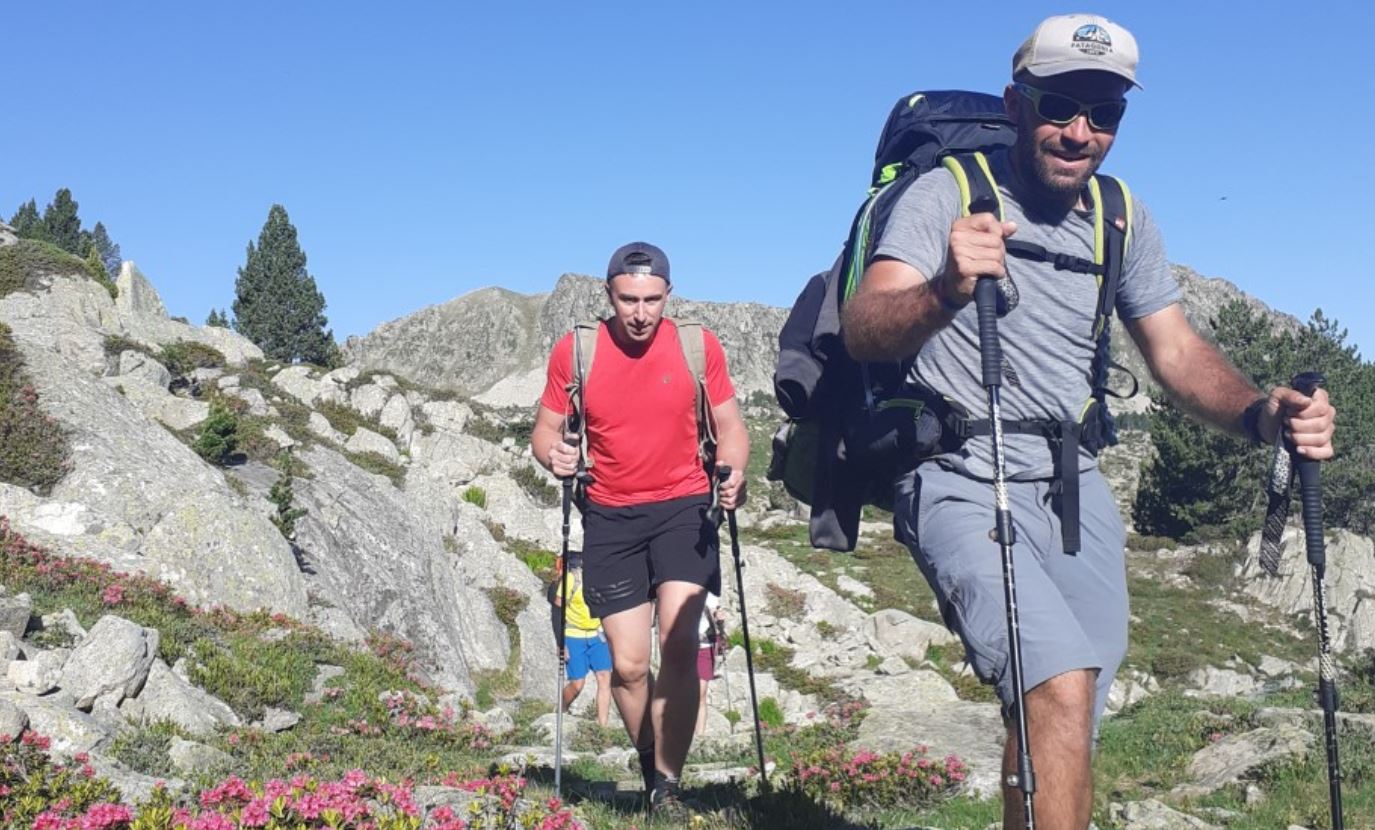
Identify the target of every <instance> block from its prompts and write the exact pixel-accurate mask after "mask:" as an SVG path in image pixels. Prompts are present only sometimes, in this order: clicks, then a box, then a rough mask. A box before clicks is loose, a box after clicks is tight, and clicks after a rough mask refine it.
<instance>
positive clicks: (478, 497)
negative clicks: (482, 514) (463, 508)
mask: <svg viewBox="0 0 1375 830" xmlns="http://www.w3.org/2000/svg"><path fill="white" fill-rule="evenodd" d="M463 500H464V501H466V502H467V503H469V504H472V505H476V506H478V507H481V508H485V507H486V506H487V491H486V490H484V489H482V488H481V487H478V486H477V485H476V484H474V485H471V486H469V487H468V488H467V489H465V490H464V491H463Z"/></svg>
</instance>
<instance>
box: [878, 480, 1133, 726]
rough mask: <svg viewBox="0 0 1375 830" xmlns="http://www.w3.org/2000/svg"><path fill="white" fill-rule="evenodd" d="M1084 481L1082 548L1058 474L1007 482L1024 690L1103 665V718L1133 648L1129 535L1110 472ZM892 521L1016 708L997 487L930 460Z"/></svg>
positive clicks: (967, 643)
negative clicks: (1072, 540) (1066, 542)
mask: <svg viewBox="0 0 1375 830" xmlns="http://www.w3.org/2000/svg"><path fill="white" fill-rule="evenodd" d="M1080 487H1081V490H1080V510H1079V515H1080V530H1081V534H1082V540H1083V550H1081V551H1079V553H1078V554H1075V555H1073V556H1071V555H1069V554H1066V553H1065V552H1064V549H1063V547H1062V542H1061V539H1060V519H1059V517H1057V516H1056V515H1055V513H1054V511H1053V510H1052V509H1051V503H1050V496H1051V493H1050V488H1051V482H1049V481H1009V482H1008V484H1007V489H1008V502H1009V506H1010V508H1011V510H1012V522H1013V525H1014V529H1015V533H1016V544H1014V545H1013V547H1012V550H1013V568H1014V571H1015V576H1016V581H1017V612H1018V622H1019V625H1020V627H1021V640H1022V677H1023V681H1024V684H1025V688H1026V689H1027V690H1028V691H1030V690H1031V689H1034V688H1035V687H1036V686H1037V685H1039V684H1040V683H1043V682H1045V681H1046V680H1049V679H1050V678H1052V677H1055V676H1056V675H1058V674H1062V673H1064V672H1067V671H1072V670H1075V669H1097V670H1098V683H1097V697H1096V700H1095V702H1094V710H1093V717H1094V724H1095V725H1096V724H1097V722H1098V718H1099V717H1100V716H1101V715H1102V712H1103V707H1104V705H1105V704H1106V703H1107V699H1108V690H1109V689H1110V688H1111V687H1112V678H1113V675H1114V674H1116V673H1117V667H1118V665H1119V664H1120V663H1121V662H1122V658H1123V656H1125V655H1126V653H1127V613H1128V609H1127V577H1126V562H1125V556H1124V549H1125V546H1126V531H1125V530H1124V528H1123V526H1122V519H1121V516H1120V515H1119V514H1118V508H1117V503H1116V502H1115V501H1113V498H1112V493H1111V491H1110V490H1109V489H1108V485H1107V482H1106V481H1105V480H1104V479H1103V475H1102V473H1100V472H1099V471H1098V470H1097V469H1095V470H1093V471H1092V472H1087V473H1084V474H1083V475H1082V476H1080ZM893 524H894V529H895V531H896V534H897V539H898V541H900V542H902V543H903V544H905V545H906V546H907V548H908V549H909V550H910V551H911V552H912V558H913V559H915V560H916V562H917V566H918V567H919V568H921V572H922V574H924V575H925V576H926V581H927V582H929V583H930V584H931V588H932V590H933V591H935V592H936V598H937V600H938V601H939V603H940V608H941V614H942V615H943V616H944V617H945V622H946V625H948V626H949V627H950V629H951V630H952V631H954V632H955V633H956V634H958V635H959V636H960V639H961V640H963V641H964V647H965V654H966V657H967V659H968V660H969V663H970V665H971V666H972V667H973V669H974V671H975V673H976V674H977V675H978V676H979V678H980V679H981V680H983V681H984V682H985V683H993V684H994V685H995V686H996V687H997V690H998V697H999V698H1000V699H1001V700H1002V701H1003V710H1004V712H1005V713H1008V712H1010V711H1011V708H1012V703H1013V691H1012V677H1011V673H1010V671H1009V659H1008V646H1007V610H1006V603H1005V601H1004V598H1003V570H1002V555H1001V553H1000V549H999V546H998V544H997V543H996V542H994V541H993V540H992V539H991V538H990V536H989V531H990V529H991V528H992V527H993V485H992V484H991V483H989V482H981V481H977V480H975V479H971V478H968V477H966V476H963V475H960V474H959V473H954V472H950V471H948V470H945V469H942V468H940V467H939V466H937V465H935V464H934V463H926V464H923V465H922V466H921V467H920V468H918V469H917V470H916V471H914V472H913V473H911V474H909V475H908V476H907V477H905V478H904V479H903V480H902V481H901V482H900V484H899V485H898V492H897V499H896V503H895V504H894V516H893Z"/></svg>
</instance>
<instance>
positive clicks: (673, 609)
mask: <svg viewBox="0 0 1375 830" xmlns="http://www.w3.org/2000/svg"><path fill="white" fill-rule="evenodd" d="M706 596H707V591H706V589H705V588H703V587H702V586H701V585H694V584H692V583H691V582H664V583H661V584H660V585H659V587H658V598H659V680H658V682H657V683H656V684H655V686H654V693H653V703H652V709H653V712H654V732H655V737H656V740H655V757H654V763H655V766H656V767H657V768H658V769H659V771H660V772H663V773H664V774H666V775H668V776H669V777H670V778H678V777H679V776H680V775H682V772H683V762H684V761H685V760H687V754H688V750H689V749H690V748H691V747H692V730H693V727H694V726H695V725H696V724H695V721H696V719H695V718H694V717H693V715H694V714H695V713H696V711H697V623H698V621H699V620H701V618H702V606H703V605H705V604H706Z"/></svg>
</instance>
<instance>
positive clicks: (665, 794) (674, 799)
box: [649, 772, 693, 824]
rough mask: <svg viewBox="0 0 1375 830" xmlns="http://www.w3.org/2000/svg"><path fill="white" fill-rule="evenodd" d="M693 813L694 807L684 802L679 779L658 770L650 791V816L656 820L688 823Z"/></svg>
mask: <svg viewBox="0 0 1375 830" xmlns="http://www.w3.org/2000/svg"><path fill="white" fill-rule="evenodd" d="M692 813H693V811H692V808H690V807H689V806H688V805H687V804H685V803H683V799H682V797H681V795H680V793H679V785H678V779H677V778H669V777H668V776H667V775H664V774H663V773H662V772H656V773H655V774H654V788H653V789H652V790H650V791H649V817H650V818H652V819H655V820H656V821H672V822H674V823H675V824H677V823H681V824H686V823H688V822H689V821H691V820H692Z"/></svg>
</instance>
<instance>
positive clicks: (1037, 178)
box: [842, 14, 1334, 830]
mask: <svg viewBox="0 0 1375 830" xmlns="http://www.w3.org/2000/svg"><path fill="white" fill-rule="evenodd" d="M1136 69H1137V46H1136V41H1135V39H1134V38H1133V37H1132V35H1131V34H1130V33H1129V32H1128V31H1127V30H1126V29H1124V28H1122V27H1121V26H1119V25H1118V24H1116V23H1113V22H1111V21H1108V20H1106V19H1104V18H1102V17H1098V16H1096V15H1087V14H1077V15H1064V16H1057V17H1052V18H1049V19H1047V20H1045V21H1044V22H1042V23H1041V24H1040V25H1039V26H1037V27H1036V29H1035V31H1034V32H1033V33H1032V35H1031V37H1030V38H1028V39H1027V40H1026V42H1025V43H1023V44H1022V46H1021V47H1020V48H1019V49H1017V51H1016V54H1015V56H1014V57H1013V64H1012V83H1011V84H1009V85H1008V86H1007V88H1006V90H1005V91H1004V92H1003V100H1004V104H1005V106H1006V108H1007V112H1008V114H1009V116H1010V118H1011V120H1012V121H1013V122H1014V124H1015V126H1016V131H1017V137H1016V143H1015V144H1014V145H1013V146H1012V147H1011V148H1010V150H1008V151H1006V152H1002V153H996V154H994V155H992V156H990V159H989V161H990V166H991V168H992V174H993V179H994V180H995V181H996V183H997V186H998V191H999V195H1000V197H1001V201H1002V203H1003V204H1002V208H1003V218H1004V220H1005V221H1002V222H1000V221H998V220H997V218H996V217H995V216H994V215H993V214H991V213H974V214H973V215H968V216H962V215H961V214H962V208H964V207H965V206H964V205H962V204H960V201H961V198H960V191H959V188H958V187H957V182H956V178H955V176H954V175H953V174H952V173H950V172H949V171H946V170H942V169H938V170H935V171H933V172H931V173H927V174H926V175H924V176H922V177H921V178H919V179H918V180H917V181H916V182H915V183H914V184H913V185H912V186H911V187H910V188H909V189H908V190H907V191H906V192H905V193H903V195H902V196H901V197H900V199H899V200H898V202H897V203H896V206H895V207H894V209H893V213H892V216H891V218H890V220H889V222H888V224H887V227H886V228H885V230H884V232H883V235H882V238H881V239H880V240H879V242H878V245H877V248H876V249H875V251H876V253H875V255H874V257H873V258H872V260H871V261H870V262H869V263H868V266H867V268H866V270H865V272H864V277H863V283H862V285H861V286H860V289H859V291H858V293H857V294H856V295H855V297H854V298H853V299H851V300H850V302H849V303H848V304H847V305H846V308H845V317H844V320H843V324H842V326H843V330H844V334H845V344H846V346H847V348H848V350H849V352H850V353H851V354H852V355H853V356H854V357H855V358H856V359H858V360H879V359H891V360H901V359H905V358H911V357H912V356H913V355H915V356H916V357H915V363H914V365H913V369H912V373H911V376H910V380H911V382H912V384H913V385H914V386H917V387H919V388H921V389H926V390H934V391H935V392H937V393H939V394H940V395H942V396H945V398H948V399H950V400H953V401H954V402H955V403H956V404H958V405H960V406H962V407H963V409H964V410H965V411H967V412H969V413H978V412H980V411H981V410H983V409H984V403H985V398H984V393H985V390H984V388H983V387H982V385H981V375H980V374H979V372H980V367H981V364H980V353H979V336H978V320H977V315H976V313H975V307H974V306H973V304H972V303H971V302H970V300H971V298H972V296H973V292H974V286H975V282H976V280H977V279H978V278H979V277H980V276H985V275H986V276H994V277H998V278H1000V279H1003V278H1006V277H1008V276H1009V275H1010V276H1011V277H1012V279H1013V280H1014V281H1015V284H1016V288H1017V290H1018V293H1019V295H1020V301H1019V303H1018V304H1017V307H1016V308H1015V309H1014V310H1012V311H1011V312H1010V313H1008V315H1007V316H1006V317H1004V318H1003V319H1001V320H1000V321H999V322H998V326H999V329H1000V338H1001V343H1002V348H1003V354H1004V355H1005V358H1006V359H1005V361H1004V362H1003V364H1002V365H1003V374H1004V376H1005V378H1006V382H1005V384H1004V386H1003V387H1002V388H1003V391H1004V396H1003V399H1002V403H1003V409H1002V412H1003V416H1002V417H1003V419H1004V423H1005V424H1014V423H1015V422H1020V424H1018V425H1017V426H1008V427H1005V431H1006V432H1007V433H1008V434H1007V437H1006V444H1005V446H1006V462H1007V463H1006V466H1007V477H1008V479H1009V483H1008V491H1009V499H1010V502H1011V515H1012V520H1013V522H1014V523H1015V540H1016V544H1015V547H1014V548H1013V556H1014V559H1015V574H1016V590H1017V601H1018V610H1019V612H1020V627H1021V637H1020V640H1021V643H1022V646H1021V647H1022V661H1023V667H1024V672H1023V674H1024V677H1025V685H1026V688H1027V689H1028V690H1029V691H1028V692H1027V694H1026V712H1025V715H1026V718H1027V723H1028V728H1029V730H1030V731H1029V734H1030V738H1029V743H1030V751H1031V755H1032V758H1033V760H1034V768H1035V771H1036V778H1037V781H1036V790H1035V809H1036V818H1037V824H1038V825H1040V826H1041V827H1043V828H1047V830H1083V828H1085V827H1086V826H1088V823H1089V818H1090V811H1091V808H1092V803H1093V797H1092V795H1093V790H1092V785H1093V782H1092V773H1091V769H1090V764H1091V757H1092V747H1093V741H1094V735H1095V729H1096V724H1097V720H1098V718H1099V716H1100V714H1101V713H1102V711H1103V706H1104V704H1105V702H1106V698H1107V693H1108V689H1109V687H1110V686H1111V684H1112V679H1113V674H1114V673H1115V672H1116V671H1117V668H1118V665H1119V663H1120V662H1121V660H1122V658H1123V656H1124V654H1125V653H1126V649H1127V613H1128V611H1127V586H1126V575H1125V563H1124V559H1123V556H1124V554H1123V550H1124V543H1125V533H1124V530H1123V526H1122V520H1121V518H1120V516H1119V514H1118V509H1117V505H1116V504H1115V502H1114V501H1113V498H1112V494H1111V493H1110V492H1109V490H1108V486H1107V484H1106V482H1105V481H1104V479H1103V476H1102V474H1101V473H1100V472H1099V471H1098V469H1097V465H1096V463H1095V459H1094V456H1093V454H1092V453H1091V452H1089V451H1087V450H1086V449H1083V448H1082V447H1081V448H1080V449H1079V450H1078V451H1073V452H1072V454H1068V456H1067V458H1068V460H1067V462H1066V463H1068V464H1069V465H1072V467H1073V468H1074V471H1075V472H1077V474H1078V475H1077V478H1078V482H1079V484H1078V487H1077V488H1075V492H1074V493H1072V494H1070V495H1071V496H1077V514H1078V525H1077V527H1075V528H1070V530H1071V531H1077V532H1076V533H1073V534H1072V535H1073V536H1077V537H1078V538H1077V540H1076V542H1075V543H1074V545H1073V547H1075V548H1076V549H1075V550H1073V551H1072V555H1070V550H1069V549H1070V547H1071V545H1070V544H1069V543H1067V542H1066V540H1067V539H1068V538H1070V536H1066V535H1064V533H1063V531H1064V530H1065V527H1064V526H1063V525H1062V513H1063V512H1064V505H1065V504H1066V501H1067V498H1066V493H1065V492H1064V491H1065V488H1064V481H1065V477H1063V476H1060V475H1057V473H1056V470H1057V464H1056V459H1057V457H1060V458H1064V456H1059V455H1058V453H1057V452H1056V450H1058V449H1059V448H1060V447H1061V446H1062V444H1061V443H1057V440H1058V441H1068V440H1075V441H1076V442H1077V441H1078V431H1077V424H1078V421H1077V419H1078V418H1079V417H1080V412H1081V411H1082V410H1083V408H1084V407H1085V401H1088V400H1090V393H1091V384H1092V379H1091V378H1090V362H1091V360H1092V359H1093V356H1094V351H1095V345H1096V343H1095V335H1096V333H1095V332H1094V331H1093V329H1094V321H1095V309H1096V306H1097V302H1098V294H1097V290H1098V289H1097V281H1096V279H1095V275H1094V274H1093V273H1077V272H1074V271H1072V270H1057V268H1056V264H1057V263H1055V262H1054V258H1052V261H1050V262H1047V261H1044V259H1042V260H1041V261H1036V260H1034V259H1029V258H1026V256H1025V254H1026V249H1022V250H1020V251H1014V250H1011V247H1015V246H1013V243H1014V242H1021V243H1035V244H1037V245H1040V246H1043V248H1044V250H1043V251H1041V255H1042V257H1044V255H1045V253H1046V252H1047V251H1049V252H1052V253H1054V254H1069V255H1072V256H1074V257H1078V258H1081V261H1083V260H1087V261H1088V262H1089V263H1092V262H1093V261H1094V256H1095V245H1094V235H1095V225H1094V220H1095V218H1097V217H1095V216H1093V215H1092V210H1091V209H1090V206H1091V205H1092V204H1094V203H1096V194H1095V199H1093V200H1091V199H1090V198H1089V196H1090V193H1089V185H1090V184H1091V179H1092V177H1093V175H1094V173H1095V172H1096V171H1097V169H1098V167H1099V165H1100V164H1101V163H1102V161H1103V159H1104V158H1105V157H1106V156H1107V153H1108V150H1109V149H1110V148H1111V147H1112V144H1113V141H1114V139H1115V138H1116V136H1117V133H1118V129H1119V124H1120V122H1121V120H1122V116H1123V114H1124V112H1125V109H1126V98H1125V96H1126V93H1127V92H1128V91H1129V90H1130V89H1131V88H1132V87H1134V86H1137V83H1136ZM1127 202H1128V203H1127V210H1126V213H1125V216H1109V217H1106V218H1107V219H1108V220H1109V221H1111V222H1113V223H1114V224H1116V222H1117V220H1119V219H1120V220H1121V224H1118V225H1117V228H1118V230H1119V232H1127V233H1129V234H1130V236H1129V243H1128V244H1129V247H1128V248H1127V250H1126V254H1125V260H1124V262H1123V265H1122V271H1121V276H1120V283H1119V285H1118V286H1117V292H1116V297H1115V302H1114V301H1112V300H1109V301H1108V302H1109V306H1108V308H1109V309H1111V308H1112V307H1114V306H1115V308H1116V311H1117V314H1118V316H1119V317H1120V318H1121V319H1122V320H1123V321H1125V325H1126V328H1127V330H1128V331H1129V332H1130V333H1131V335H1132V338H1133V340H1135V341H1136V344H1137V346H1138V347H1139V348H1140V351H1141V354H1142V355H1143V356H1144V357H1145V358H1146V362H1147V364H1148V366H1149V367H1150V370H1151V373H1152V375H1153V376H1154V377H1155V379H1156V380H1157V381H1158V382H1159V383H1160V384H1161V386H1163V387H1164V388H1165V389H1166V390H1167V391H1168V392H1169V393H1170V394H1171V395H1172V396H1173V398H1174V399H1175V400H1176V401H1178V402H1180V403H1181V404H1182V405H1183V406H1184V407H1185V408H1187V409H1188V410H1189V411H1190V412H1191V413H1193V414H1194V415H1195V416H1196V417H1198V418H1199V419H1201V420H1202V421H1204V422H1206V423H1208V424H1211V425H1213V426H1215V427H1217V428H1219V429H1223V430H1227V431H1230V432H1233V433H1236V434H1238V435H1244V436H1247V437H1248V438H1250V439H1251V440H1252V441H1254V442H1257V443H1259V442H1268V441H1273V440H1274V439H1275V437H1276V433H1277V432H1278V431H1280V430H1284V431H1285V432H1286V434H1287V435H1289V436H1291V437H1292V440H1293V441H1294V443H1295V444H1296V445H1297V446H1298V452H1299V453H1300V454H1301V455H1302V456H1303V457H1305V458H1309V459H1326V458H1330V457H1331V455H1332V432H1333V417H1334V413H1333V410H1332V407H1331V406H1330V405H1329V403H1328V399H1327V394H1326V393H1325V392H1324V391H1322V390H1321V389H1319V390H1318V391H1316V392H1314V394H1313V395H1312V396H1305V395H1302V394H1300V393H1298V392H1296V391H1294V390H1292V389H1289V388H1285V387H1277V388H1275V389H1273V390H1271V391H1270V392H1269V393H1265V392H1262V391H1260V390H1258V389H1256V388H1255V387H1254V386H1253V385H1252V384H1251V383H1250V382H1249V381H1248V380H1247V379H1246V378H1245V377H1244V376H1242V375H1241V374H1240V373H1238V372H1237V371H1236V370H1235V369H1234V368H1233V367H1232V366H1231V365H1230V364H1229V363H1228V362H1227V361H1226V359H1225V358H1224V357H1223V356H1222V355H1221V354H1220V353H1219V352H1218V351H1217V350H1216V349H1215V348H1214V347H1213V346H1212V345H1210V344H1209V343H1208V342H1207V341H1206V340H1204V339H1203V338H1201V337H1200V336H1199V335H1198V334H1197V333H1196V332H1195V331H1194V330H1193V328H1192V327H1191V326H1190V324H1189V322H1188V321H1187V320H1186V319H1185V317H1184V312H1183V309H1182V308H1181V306H1180V299H1181V297H1180V291H1179V287H1178V286H1177V285H1176V282H1175V280H1174V278H1173V276H1172V275H1171V273H1170V270H1169V266H1168V264H1167V262H1166V259H1165V251H1164V248H1163V245H1162V242H1161V237H1160V231H1159V229H1158V228H1157V226H1156V224H1155V222H1154V221H1153V220H1152V218H1151V216H1150V214H1149V213H1148V212H1147V211H1146V208H1145V206H1144V205H1143V204H1142V203H1141V202H1140V201H1138V200H1133V199H1131V197H1130V196H1128V197H1127ZM1099 230H1100V232H1101V230H1102V228H1101V226H1100V228H1099ZM1009 254H1015V256H1009ZM1065 262H1068V260H1065ZM985 411H986V410H985ZM977 417H978V416H977V415H971V416H970V417H969V419H967V420H969V421H970V423H972V419H974V418H977ZM983 417H985V418H986V417H987V415H986V414H985V415H984V416H983ZM1044 421H1051V422H1058V423H1067V424H1069V425H1070V428H1068V429H1065V430H1062V431H1059V432H1056V433H1054V434H1055V435H1058V436H1059V437H1058V439H1051V440H1048V439H1049V438H1050V434H1049V433H1047V434H1033V430H1031V429H1030V428H1027V429H1024V430H1023V429H1019V428H1017V427H1018V426H1022V427H1025V425H1027V424H1033V425H1034V424H1035V423H1038V422H1044ZM987 426H988V425H987V423H985V424H984V429H985V431H984V432H983V433H982V437H981V438H978V440H974V439H970V440H966V441H963V442H962V445H961V446H958V447H956V448H953V449H945V450H944V451H942V452H941V453H940V454H938V455H936V456H935V457H933V458H930V459H927V460H925V461H923V462H922V463H921V464H920V465H919V466H918V467H917V469H916V470H914V471H913V472H912V473H911V474H909V475H908V476H907V477H906V478H905V479H903V480H902V482H901V483H900V485H899V488H898V493H897V498H896V504H895V516H894V525H895V529H896V531H897V535H898V538H899V539H900V540H901V541H903V542H904V543H905V544H906V545H907V546H908V547H909V548H910V550H911V552H912V555H913V557H914V558H915V559H916V562H917V564H918V565H919V566H920V568H921V570H922V572H923V574H924V575H925V576H926V578H927V580H928V581H929V582H930V583H931V587H932V589H933V590H934V591H935V592H936V594H937V596H938V598H939V600H940V604H941V608H942V611H943V613H944V615H945V619H946V621H947V623H948V624H949V625H950V626H951V627H952V629H954V630H955V631H956V632H957V633H958V634H959V635H960V637H961V638H962V639H963V641H964V643H965V648H966V653H967V659H968V660H969V662H970V664H971V665H972V666H973V667H974V669H975V670H976V672H977V673H978V675H979V676H980V677H981V678H982V679H983V680H984V681H985V682H990V683H995V684H996V686H997V690H998V694H999V696H1000V698H1001V699H1002V701H1003V704H1004V711H1005V713H1007V712H1008V708H1009V707H1010V705H1011V701H1012V700H1013V696H1012V691H1011V678H1010V677H1009V672H1008V671H1007V666H1008V660H1009V655H1008V635H1007V627H1006V617H1005V613H1006V611H1005V601H1004V594H1003V592H1004V580H1003V573H1002V570H1001V567H1000V563H1001V558H1000V555H999V545H998V543H997V542H995V541H994V540H993V539H991V538H990V533H989V528H990V527H991V526H992V523H993V516H992V515H991V506H992V505H993V503H994V493H993V488H992V485H991V484H990V483H989V482H990V479H991V477H992V463H991V457H992V451H991V447H990V442H989V439H988V433H987ZM951 437H952V438H953V437H954V436H951ZM1074 446H1078V445H1077V444H1076V445H1074ZM1066 524H1068V522H1066ZM1016 743H1017V738H1016V731H1015V730H1012V729H1010V730H1009V738H1008V751H1007V753H1006V755H1005V756H1004V758H1005V762H1004V772H1005V773H1012V772H1015V765H1014V764H1012V763H1011V762H1012V760H1013V759H1015V757H1016V752H1017V746H1016ZM1016 796H1017V792H1016V790H1013V789H1009V788H1007V787H1006V786H1005V789H1004V825H1003V826H1004V827H1006V828H1008V830H1012V828H1020V827H1023V826H1024V822H1023V817H1022V803H1021V799H1019V798H1017V797H1016Z"/></svg>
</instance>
